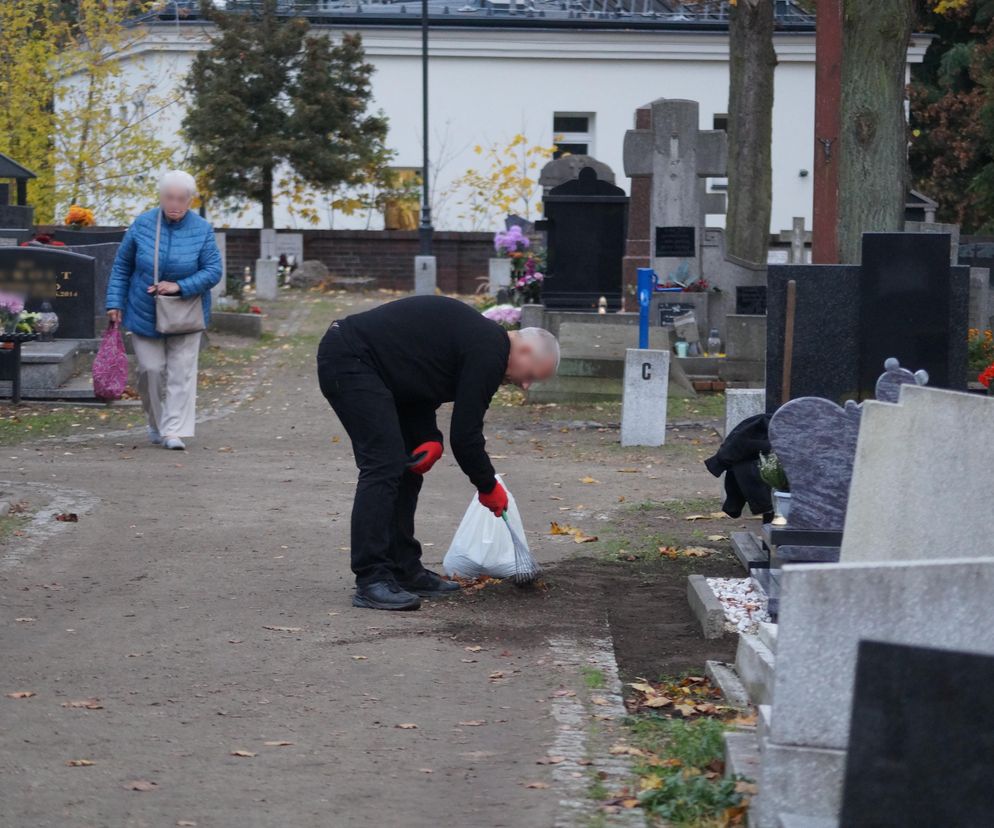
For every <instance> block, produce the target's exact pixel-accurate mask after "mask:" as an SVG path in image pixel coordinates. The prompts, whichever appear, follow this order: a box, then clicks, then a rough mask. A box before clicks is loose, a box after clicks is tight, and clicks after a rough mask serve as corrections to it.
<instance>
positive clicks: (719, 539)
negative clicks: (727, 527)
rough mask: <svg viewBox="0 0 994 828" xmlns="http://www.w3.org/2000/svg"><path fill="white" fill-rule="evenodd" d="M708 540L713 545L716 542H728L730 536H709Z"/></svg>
mask: <svg viewBox="0 0 994 828" xmlns="http://www.w3.org/2000/svg"><path fill="white" fill-rule="evenodd" d="M708 540H709V541H711V542H712V543H714V542H716V541H723V540H728V535H708Z"/></svg>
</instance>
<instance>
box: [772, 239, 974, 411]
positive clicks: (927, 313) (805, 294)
mask: <svg viewBox="0 0 994 828" xmlns="http://www.w3.org/2000/svg"><path fill="white" fill-rule="evenodd" d="M862 260H863V264H862V265H771V266H770V268H769V271H768V276H767V315H766V405H767V409H768V410H769V411H771V412H772V411H775V410H776V409H777V407H778V406H779V405H781V404H782V402H783V399H782V397H783V357H784V332H785V329H786V296H787V283H788V281H790V280H791V279H793V280H795V281H796V283H797V305H796V318H795V322H794V353H793V367H792V371H791V397H792V398H793V397H824V398H826V399H829V400H832V401H833V402H836V403H839V404H842V403H843V402H845V401H846V400H850V399H852V400H860V401H862V400H866V399H872V398H873V392H874V386H875V384H876V379H877V377H878V375H879V373H880V366H881V365H882V364H883V363H884V361H885V360H886V359H888V358H889V357H896V358H897V359H898V360H899V361H900V362H901V364H902V365H911V366H914V367H915V368H923V369H924V370H925V371H927V372H928V374H929V377H930V379H929V385H931V386H934V387H938V388H949V389H953V390H965V388H966V380H967V377H966V367H967V363H966V345H967V340H966V334H967V326H968V312H969V290H970V277H969V268H966V267H960V266H956V267H951V266H950V264H949V236H948V234H942V233H866V234H864V236H863V256H862Z"/></svg>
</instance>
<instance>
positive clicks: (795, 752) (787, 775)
mask: <svg viewBox="0 0 994 828" xmlns="http://www.w3.org/2000/svg"><path fill="white" fill-rule="evenodd" d="M760 755H761V757H762V763H763V771H762V775H761V777H760V780H759V783H760V784H759V791H760V793H759V797H758V798H757V799H756V800H754V801H753V804H752V808H751V811H750V820H749V824H750V826H752V825H753V824H755V826H756V828H779V825H780V822H779V815H780V814H782V813H791V814H803V815H804V816H809V817H817V818H820V819H835V818H837V817H838V814H839V811H840V810H841V808H842V782H843V779H844V776H845V768H846V752H845V751H844V750H830V749H826V748H812V747H799V746H796V745H779V744H776V743H774V742H771V741H769V740H768V739H767V740H764V742H763V743H762V744H761V745H760Z"/></svg>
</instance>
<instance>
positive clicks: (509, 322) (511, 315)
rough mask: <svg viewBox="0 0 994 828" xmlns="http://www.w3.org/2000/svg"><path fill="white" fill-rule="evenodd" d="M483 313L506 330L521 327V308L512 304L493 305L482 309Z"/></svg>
mask: <svg viewBox="0 0 994 828" xmlns="http://www.w3.org/2000/svg"><path fill="white" fill-rule="evenodd" d="M483 315H484V316H485V317H487V319H491V320H493V321H494V322H496V323H497V324H498V325H500V326H501V327H502V328H504V330H507V331H512V330H515V329H516V328H520V327H521V308H516V307H515V306H514V305H494V306H493V307H489V308H487V309H486V310H485V311H483Z"/></svg>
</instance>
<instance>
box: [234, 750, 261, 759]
mask: <svg viewBox="0 0 994 828" xmlns="http://www.w3.org/2000/svg"><path fill="white" fill-rule="evenodd" d="M231 755H232V756H237V757H238V758H240V759H251V758H252V757H253V756H255V754H254V753H252V751H250V750H233V751H231Z"/></svg>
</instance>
